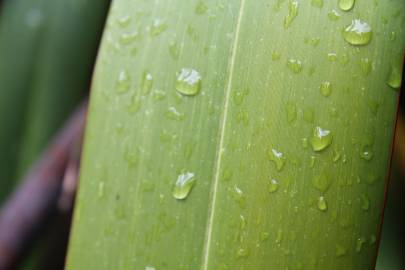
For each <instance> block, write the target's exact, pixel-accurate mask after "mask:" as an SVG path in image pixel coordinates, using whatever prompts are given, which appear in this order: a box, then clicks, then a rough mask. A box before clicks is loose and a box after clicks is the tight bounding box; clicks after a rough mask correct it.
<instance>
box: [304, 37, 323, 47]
mask: <svg viewBox="0 0 405 270" xmlns="http://www.w3.org/2000/svg"><path fill="white" fill-rule="evenodd" d="M320 42H321V39H320V38H319V37H316V38H305V39H304V43H305V44H309V45H311V46H314V47H317V46H318V45H319V43H320Z"/></svg>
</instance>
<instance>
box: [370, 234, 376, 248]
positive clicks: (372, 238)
mask: <svg viewBox="0 0 405 270" xmlns="http://www.w3.org/2000/svg"><path fill="white" fill-rule="evenodd" d="M376 242H377V237H376V236H375V235H374V234H372V235H370V241H369V243H370V245H374V244H375V243H376Z"/></svg>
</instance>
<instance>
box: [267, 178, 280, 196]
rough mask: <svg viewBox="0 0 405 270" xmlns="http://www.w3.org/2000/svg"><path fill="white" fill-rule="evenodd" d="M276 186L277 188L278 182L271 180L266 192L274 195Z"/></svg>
mask: <svg viewBox="0 0 405 270" xmlns="http://www.w3.org/2000/svg"><path fill="white" fill-rule="evenodd" d="M278 186H279V184H278V181H277V180H276V179H271V180H270V184H269V188H268V191H269V192H270V193H274V192H276V191H277V190H278Z"/></svg>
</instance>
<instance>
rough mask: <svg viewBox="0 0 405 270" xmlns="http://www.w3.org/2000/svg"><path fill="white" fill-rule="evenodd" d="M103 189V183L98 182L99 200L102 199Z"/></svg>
mask: <svg viewBox="0 0 405 270" xmlns="http://www.w3.org/2000/svg"><path fill="white" fill-rule="evenodd" d="M104 189H105V185H104V182H103V181H100V182H99V183H98V197H99V198H103V197H104Z"/></svg>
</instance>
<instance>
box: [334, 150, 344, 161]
mask: <svg viewBox="0 0 405 270" xmlns="http://www.w3.org/2000/svg"><path fill="white" fill-rule="evenodd" d="M341 157H342V155H341V153H340V151H339V150H338V149H333V156H332V160H333V162H338V161H339V160H340V158H341Z"/></svg>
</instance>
